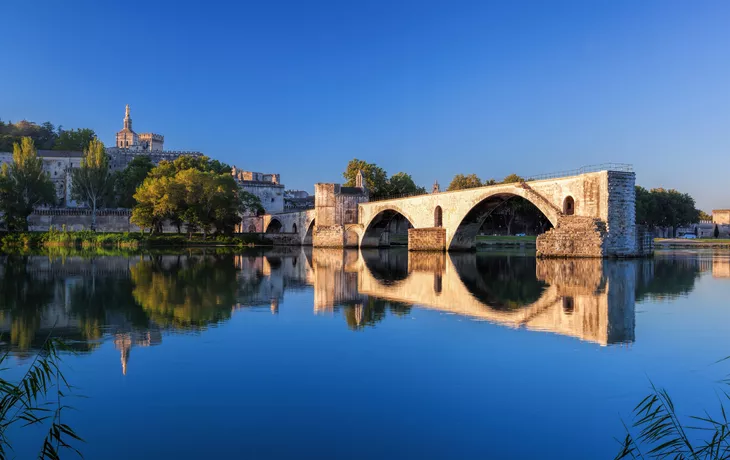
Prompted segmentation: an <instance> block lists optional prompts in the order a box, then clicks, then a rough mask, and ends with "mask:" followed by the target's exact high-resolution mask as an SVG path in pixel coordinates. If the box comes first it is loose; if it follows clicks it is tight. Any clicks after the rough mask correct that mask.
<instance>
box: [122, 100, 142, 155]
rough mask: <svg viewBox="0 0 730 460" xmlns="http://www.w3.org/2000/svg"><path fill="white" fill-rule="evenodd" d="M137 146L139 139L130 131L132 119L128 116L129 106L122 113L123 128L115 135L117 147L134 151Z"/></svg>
mask: <svg viewBox="0 0 730 460" xmlns="http://www.w3.org/2000/svg"><path fill="white" fill-rule="evenodd" d="M138 145H139V137H138V136H137V133H135V132H134V130H132V117H131V116H130V115H129V104H127V107H126V109H125V111H124V128H122V130H121V131H119V132H118V133H117V147H119V148H120V149H135V148H137V147H138Z"/></svg>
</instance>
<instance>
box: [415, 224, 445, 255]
mask: <svg viewBox="0 0 730 460" xmlns="http://www.w3.org/2000/svg"><path fill="white" fill-rule="evenodd" d="M408 250H409V251H441V252H443V251H445V250H446V229H444V228H441V227H432V228H409V229H408Z"/></svg>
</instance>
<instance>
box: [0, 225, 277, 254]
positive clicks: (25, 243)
mask: <svg viewBox="0 0 730 460" xmlns="http://www.w3.org/2000/svg"><path fill="white" fill-rule="evenodd" d="M262 245H264V246H265V245H270V243H268V242H267V241H266V240H265V239H264V238H263V236H262V235H260V234H257V233H253V234H241V235H232V236H227V235H216V236H211V235H209V236H208V237H207V238H203V235H202V234H193V235H192V236H191V237H190V236H188V235H187V234H161V235H148V234H142V233H127V232H124V233H96V232H92V231H89V230H82V231H78V232H67V231H62V230H50V231H48V232H25V233H4V234H0V248H2V250H6V251H7V250H17V249H33V248H43V247H46V248H49V247H74V248H117V249H137V248H143V247H144V248H149V247H184V246H234V247H242V246H262Z"/></svg>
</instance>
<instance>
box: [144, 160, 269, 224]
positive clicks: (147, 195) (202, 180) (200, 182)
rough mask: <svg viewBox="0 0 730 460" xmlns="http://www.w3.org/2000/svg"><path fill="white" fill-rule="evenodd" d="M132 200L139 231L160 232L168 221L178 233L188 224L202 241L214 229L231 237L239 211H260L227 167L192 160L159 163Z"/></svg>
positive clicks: (257, 202)
mask: <svg viewBox="0 0 730 460" xmlns="http://www.w3.org/2000/svg"><path fill="white" fill-rule="evenodd" d="M134 199H135V200H136V202H137V205H136V206H135V207H134V209H133V210H132V222H133V223H135V224H137V225H138V226H139V227H141V228H143V229H147V228H149V229H151V230H152V231H157V232H159V231H160V230H161V228H162V223H163V221H165V220H166V219H169V220H170V221H171V222H173V223H176V224H177V225H178V229H180V227H181V226H182V224H187V227H188V230H189V231H190V232H192V231H193V230H195V229H200V230H202V232H203V235H204V237H205V236H207V234H208V233H209V232H210V231H211V230H213V229H215V231H216V232H217V233H227V234H230V233H232V232H233V230H234V229H235V225H236V224H238V223H239V222H240V221H241V218H240V213H241V212H242V211H244V210H245V209H247V207H248V206H250V207H251V208H250V209H254V208H255V209H259V208H260V207H261V203H260V201H258V200H256V199H255V198H254V197H251V196H248V195H243V194H242V192H241V191H240V189H239V188H238V185H237V184H236V181H235V180H234V178H233V176H231V173H230V168H229V167H228V166H227V165H225V164H222V163H220V162H218V161H214V160H210V159H209V158H207V157H197V158H196V157H192V156H182V157H180V158H177V159H176V160H175V161H172V162H168V161H162V162H160V164H159V165H158V166H157V167H155V168H153V169H152V170H151V171H150V173H149V175H148V177H147V178H146V179H145V180H144V181H143V182H142V185H140V186H139V187H138V188H137V192H136V193H135V194H134Z"/></svg>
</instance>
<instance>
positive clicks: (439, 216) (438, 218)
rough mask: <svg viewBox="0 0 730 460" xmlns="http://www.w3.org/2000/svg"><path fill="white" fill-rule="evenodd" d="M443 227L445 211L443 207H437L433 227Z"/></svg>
mask: <svg viewBox="0 0 730 460" xmlns="http://www.w3.org/2000/svg"><path fill="white" fill-rule="evenodd" d="M442 225H443V211H442V210H441V206H436V210H434V212H433V226H434V227H441V226H442Z"/></svg>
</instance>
